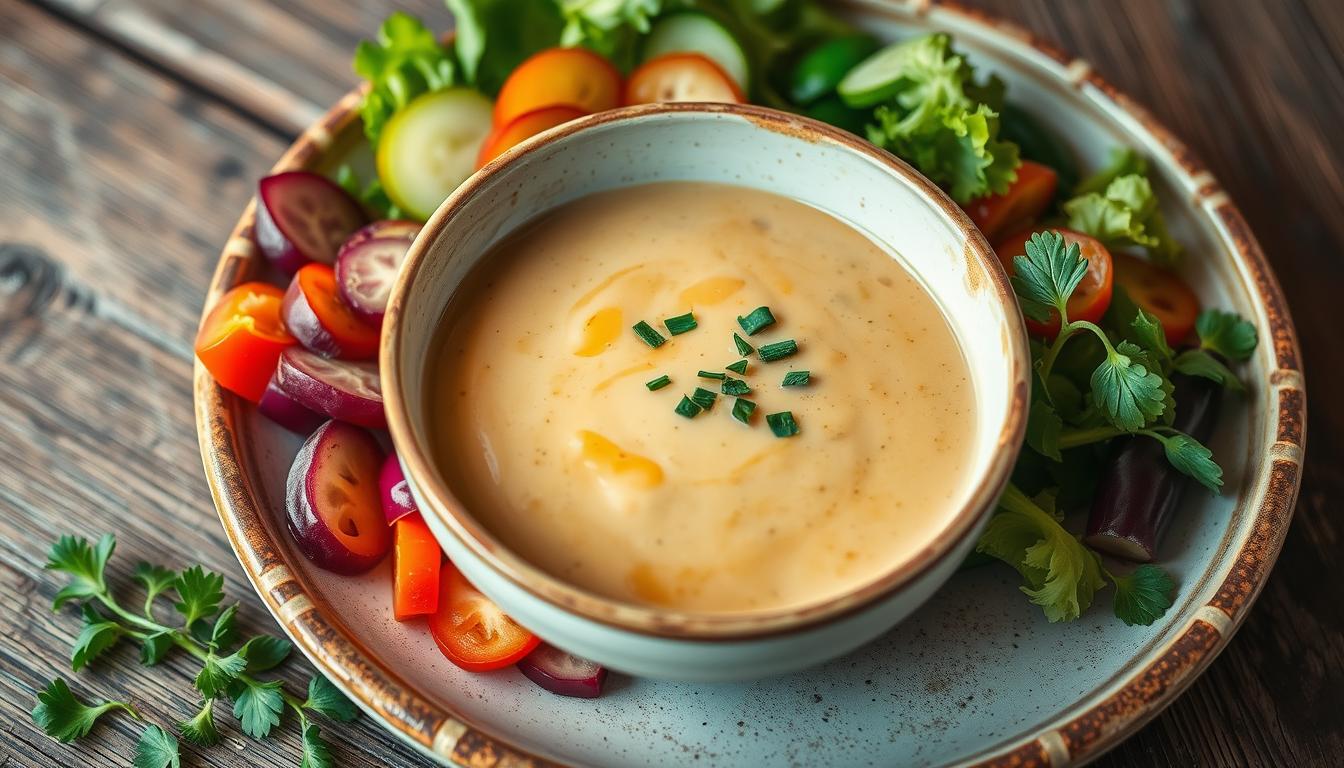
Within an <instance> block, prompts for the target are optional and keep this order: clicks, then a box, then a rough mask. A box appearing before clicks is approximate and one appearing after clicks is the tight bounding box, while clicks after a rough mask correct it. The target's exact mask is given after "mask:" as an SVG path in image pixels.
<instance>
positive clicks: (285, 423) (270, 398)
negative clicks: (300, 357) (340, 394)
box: [257, 353, 327, 435]
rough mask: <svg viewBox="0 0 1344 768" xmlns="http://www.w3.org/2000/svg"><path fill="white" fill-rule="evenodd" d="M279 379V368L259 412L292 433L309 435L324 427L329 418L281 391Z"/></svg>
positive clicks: (264, 393)
mask: <svg viewBox="0 0 1344 768" xmlns="http://www.w3.org/2000/svg"><path fill="white" fill-rule="evenodd" d="M309 354H312V353H309ZM278 379H279V368H277V369H276V373H275V374H272V375H271V381H270V383H268V384H267V385H266V391H265V392H262V393H261V400H260V401H258V402H257V412H258V413H260V414H261V415H262V416H265V417H266V418H268V419H270V420H271V421H274V422H275V423H276V424H279V425H280V426H282V427H284V428H285V429H288V430H289V431H290V432H297V433H298V434H300V435H306V434H309V433H311V432H312V431H313V430H314V429H317V428H318V427H320V426H322V424H323V422H325V421H326V420H327V417H326V416H324V415H322V414H320V413H317V412H316V411H313V410H312V409H310V408H308V407H307V406H305V405H304V404H303V403H300V402H299V401H298V400H297V399H295V398H294V397H293V396H292V395H290V394H289V393H288V392H286V391H284V390H283V389H281V388H280V382H279V380H278Z"/></svg>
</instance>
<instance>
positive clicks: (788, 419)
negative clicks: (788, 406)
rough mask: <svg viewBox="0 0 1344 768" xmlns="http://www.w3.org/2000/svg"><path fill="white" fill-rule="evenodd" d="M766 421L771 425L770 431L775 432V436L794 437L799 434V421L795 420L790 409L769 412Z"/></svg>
mask: <svg viewBox="0 0 1344 768" xmlns="http://www.w3.org/2000/svg"><path fill="white" fill-rule="evenodd" d="M765 423H766V424H769V425H770V431H771V432H774V433H775V437H793V436H794V435H796V434H798V422H796V421H794V420H793V413H792V412H790V411H780V412H779V413H767V414H766V415H765Z"/></svg>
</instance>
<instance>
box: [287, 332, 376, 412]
mask: <svg viewBox="0 0 1344 768" xmlns="http://www.w3.org/2000/svg"><path fill="white" fill-rule="evenodd" d="M274 381H275V385H276V387H277V388H278V389H280V391H282V392H284V393H285V394H286V395H289V397H290V398H291V399H293V400H294V401H295V402H296V403H298V404H299V405H302V406H304V407H305V408H308V409H309V410H311V411H314V412H316V413H321V414H325V415H327V416H330V417H331V418H333V419H339V420H340V421H346V422H349V423H351V424H358V425H360V426H361V427H371V428H373V429H386V428H387V416H386V415H384V413H383V390H382V386H381V384H380V382H379V380H378V366H376V365H374V364H373V363H352V362H350V361H348V360H332V359H329V358H325V357H323V356H321V355H319V354H317V353H316V352H311V351H309V350H307V349H304V348H303V347H290V348H289V349H286V350H285V351H284V352H282V353H280V364H279V365H278V366H277V367H276V369H275V378H274Z"/></svg>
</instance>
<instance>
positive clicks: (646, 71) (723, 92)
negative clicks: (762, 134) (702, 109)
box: [622, 53, 746, 104]
mask: <svg viewBox="0 0 1344 768" xmlns="http://www.w3.org/2000/svg"><path fill="white" fill-rule="evenodd" d="M622 101H623V102H624V103H625V104H652V103H654V102H661V101H719V102H726V103H729V104H741V103H742V102H743V101H746V99H745V98H744V97H743V96H742V91H741V89H739V88H738V87H737V83H735V82H733V78H731V77H729V76H728V73H727V72H724V71H723V68H722V67H720V66H719V65H718V64H715V63H714V62H713V61H712V60H710V59H709V58H707V57H705V56H701V55H700V54H698V53H668V54H664V55H662V56H656V57H654V58H652V59H649V60H648V61H646V62H644V63H643V64H641V65H640V66H639V68H638V69H636V70H635V71H634V72H631V73H630V79H629V80H627V81H626V83H625V97H624V99H622Z"/></svg>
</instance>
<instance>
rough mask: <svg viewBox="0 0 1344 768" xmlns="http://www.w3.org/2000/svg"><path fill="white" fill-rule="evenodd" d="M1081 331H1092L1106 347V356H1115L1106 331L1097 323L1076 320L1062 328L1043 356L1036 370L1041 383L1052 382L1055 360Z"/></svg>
mask: <svg viewBox="0 0 1344 768" xmlns="http://www.w3.org/2000/svg"><path fill="white" fill-rule="evenodd" d="M1079 331H1091V332H1092V333H1094V334H1096V336H1097V338H1099V339H1101V343H1102V344H1104V345H1106V354H1107V355H1108V356H1111V355H1114V354H1115V347H1112V346H1111V340H1110V339H1108V338H1106V332H1105V331H1103V330H1101V328H1099V327H1097V325H1096V324H1095V323H1090V322H1088V321H1086V320H1074V321H1073V322H1070V323H1066V324H1064V325H1062V326H1060V329H1059V334H1058V335H1057V336H1055V340H1054V341H1052V342H1050V346H1049V347H1048V348H1047V349H1046V350H1045V354H1044V355H1042V356H1041V364H1040V366H1039V367H1038V368H1037V369H1036V370H1037V371H1038V372H1039V374H1040V377H1041V381H1049V380H1050V371H1052V370H1054V367H1055V358H1057V357H1059V353H1060V351H1061V350H1063V349H1064V342H1066V341H1068V340H1069V339H1070V338H1071V337H1072V336H1073V335H1074V334H1075V333H1077V332H1079Z"/></svg>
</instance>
